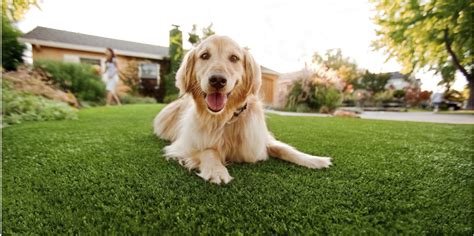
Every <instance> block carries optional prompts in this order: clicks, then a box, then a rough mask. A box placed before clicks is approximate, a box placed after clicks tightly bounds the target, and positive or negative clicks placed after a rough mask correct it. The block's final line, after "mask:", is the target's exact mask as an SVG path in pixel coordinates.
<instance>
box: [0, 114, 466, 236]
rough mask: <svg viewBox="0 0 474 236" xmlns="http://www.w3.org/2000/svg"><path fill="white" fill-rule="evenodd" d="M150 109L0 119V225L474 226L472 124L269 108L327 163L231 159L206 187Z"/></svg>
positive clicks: (302, 230) (380, 230)
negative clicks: (158, 133) (226, 179)
mask: <svg viewBox="0 0 474 236" xmlns="http://www.w3.org/2000/svg"><path fill="white" fill-rule="evenodd" d="M162 107H163V106H162V105H129V106H122V107H109V108H105V107H101V108H91V109H85V110H82V111H80V113H79V117H80V118H79V120H72V121H51V122H32V123H25V124H20V125H15V126H11V127H6V128H3V147H2V150H3V159H2V164H3V181H2V184H3V201H2V203H3V229H2V231H3V233H4V234H6V235H7V234H16V233H19V234H27V233H28V234H30V233H33V234H64V233H73V234H78V233H80V234H86V235H88V234H104V233H107V234H111V233H127V234H141V233H153V234H171V235H182V234H197V233H200V234H211V235H216V234H242V233H243V234H293V235H294V234H348V235H349V234H440V233H446V234H466V235H472V233H473V229H472V223H473V209H472V207H473V200H472V199H473V192H472V191H473V190H472V189H473V188H472V187H473V181H472V180H473V172H472V164H473V157H474V147H473V143H474V142H473V141H474V140H473V139H474V126H473V125H447V124H446V125H445V124H429V123H413V122H393V121H374V120H362V119H350V118H317V117H282V116H276V115H271V116H269V117H268V119H267V120H268V125H269V128H270V130H271V131H272V132H273V133H274V134H275V136H276V137H277V138H278V139H280V140H283V141H285V142H287V143H289V144H291V145H293V146H295V147H297V148H298V149H300V150H301V151H304V152H307V153H311V154H313V155H320V156H330V157H333V162H334V165H333V166H332V167H331V168H329V169H326V170H310V169H306V168H303V167H299V166H295V165H292V164H289V163H286V162H284V161H280V160H276V159H271V160H269V161H266V162H260V163H257V164H232V165H230V166H228V169H229V172H230V174H231V175H232V176H233V177H234V180H233V181H232V182H231V183H230V184H228V185H225V186H217V185H214V184H210V183H207V182H204V181H203V180H201V179H200V178H199V177H197V176H196V175H195V174H194V173H192V172H188V171H187V170H185V169H184V168H183V167H181V166H179V164H178V163H176V162H174V161H166V160H165V159H164V158H163V157H162V151H161V149H162V148H163V147H164V146H165V145H166V144H167V142H165V141H162V140H160V139H158V138H156V137H155V136H154V135H153V134H152V128H151V122H152V120H153V118H154V116H155V115H156V114H157V112H158V111H159V110H160V109H161V108H162Z"/></svg>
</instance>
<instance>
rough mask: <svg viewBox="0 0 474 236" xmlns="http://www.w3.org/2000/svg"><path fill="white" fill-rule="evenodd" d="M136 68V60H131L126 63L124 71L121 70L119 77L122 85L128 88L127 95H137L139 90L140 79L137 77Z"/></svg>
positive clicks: (137, 64)
mask: <svg viewBox="0 0 474 236" xmlns="http://www.w3.org/2000/svg"><path fill="white" fill-rule="evenodd" d="M138 66H139V63H138V61H137V60H131V61H129V62H128V63H127V65H126V66H125V68H124V69H122V70H121V73H120V77H121V79H122V81H123V83H124V84H125V85H126V86H127V87H129V88H130V91H129V93H131V94H132V95H137V94H138V90H139V88H140V78H139V77H138V71H139V69H138Z"/></svg>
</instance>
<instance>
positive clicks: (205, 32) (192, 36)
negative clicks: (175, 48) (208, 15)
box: [188, 23, 216, 46]
mask: <svg viewBox="0 0 474 236" xmlns="http://www.w3.org/2000/svg"><path fill="white" fill-rule="evenodd" d="M214 34H216V32H214V31H213V30H212V23H211V24H209V25H208V26H207V27H204V28H202V29H201V35H202V36H199V34H198V33H197V25H196V24H193V29H192V30H191V32H189V33H188V35H189V38H188V41H189V42H190V43H191V44H192V45H193V46H196V45H197V44H199V43H200V42H201V41H202V40H204V39H206V38H208V37H209V36H211V35H214Z"/></svg>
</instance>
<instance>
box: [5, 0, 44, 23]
mask: <svg viewBox="0 0 474 236" xmlns="http://www.w3.org/2000/svg"><path fill="white" fill-rule="evenodd" d="M31 6H35V7H37V8H40V7H39V4H38V0H2V16H5V17H7V18H8V19H10V20H11V21H19V20H21V19H23V16H24V15H25V14H26V12H28V10H29V9H30V8H31Z"/></svg>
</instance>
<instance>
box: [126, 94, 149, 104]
mask: <svg viewBox="0 0 474 236" xmlns="http://www.w3.org/2000/svg"><path fill="white" fill-rule="evenodd" d="M120 101H122V103H123V104H150V103H156V100H155V99H154V98H152V97H138V96H132V95H130V94H126V95H124V96H122V97H120Z"/></svg>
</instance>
